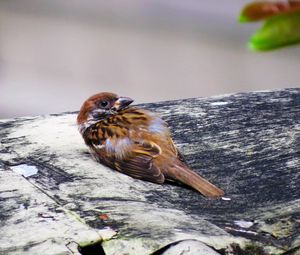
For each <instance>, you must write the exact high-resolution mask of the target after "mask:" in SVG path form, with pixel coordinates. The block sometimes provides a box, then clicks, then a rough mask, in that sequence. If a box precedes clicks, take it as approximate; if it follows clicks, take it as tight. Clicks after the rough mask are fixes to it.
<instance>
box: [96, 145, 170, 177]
mask: <svg viewBox="0 0 300 255" xmlns="http://www.w3.org/2000/svg"><path fill="white" fill-rule="evenodd" d="M160 154H161V149H160V147H159V146H158V145H157V144H156V143H153V142H150V141H143V142H136V143H135V144H134V145H133V147H132V149H131V151H130V153H128V154H127V155H126V157H122V158H118V157H116V156H115V154H113V153H109V152H107V151H106V150H105V149H101V151H100V150H99V151H97V149H96V155H97V157H99V160H100V162H102V163H104V164H106V165H108V166H110V167H111V168H114V169H116V170H118V171H119V172H121V173H124V174H126V175H129V176H131V177H133V178H137V179H141V180H146V181H150V182H154V183H163V182H164V180H165V178H164V175H163V173H162V172H161V170H160V169H159V168H158V167H157V166H156V165H155V164H153V159H154V158H156V157H157V156H159V155H160Z"/></svg>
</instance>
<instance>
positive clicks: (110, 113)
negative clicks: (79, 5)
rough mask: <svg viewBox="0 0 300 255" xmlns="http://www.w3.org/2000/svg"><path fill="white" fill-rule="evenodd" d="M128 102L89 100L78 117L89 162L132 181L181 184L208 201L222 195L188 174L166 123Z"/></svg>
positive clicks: (109, 97) (103, 97)
mask: <svg viewBox="0 0 300 255" xmlns="http://www.w3.org/2000/svg"><path fill="white" fill-rule="evenodd" d="M132 102H133V100H132V99H131V98H129V97H122V96H118V95H116V94H114V93H109V92H103V93H98V94H96V95H93V96H91V97H90V98H88V99H87V100H86V101H85V102H84V103H83V105H82V107H81V109H80V112H79V114H78V116H77V124H78V129H79V132H80V133H81V135H82V137H83V139H84V142H85V143H86V145H87V146H88V147H89V148H90V151H91V154H92V155H93V157H94V158H95V159H96V160H97V161H99V162H100V163H101V164H104V165H106V166H108V167H110V168H112V169H115V170H117V171H119V172H121V173H123V174H126V175H129V176H131V177H133V178H136V179H140V180H145V181H149V182H153V183H158V184H163V183H164V182H165V181H166V180H171V181H176V182H181V183H183V184H186V185H188V186H190V187H192V188H194V189H195V190H197V191H199V192H200V193H201V194H202V195H204V196H206V197H208V198H218V197H221V196H223V195H224V191H223V190H221V189H219V188H218V187H216V186H215V185H213V184H212V183H210V182H209V181H207V180H206V179H204V178H203V177H201V176H200V175H198V174H197V173H195V172H194V171H192V170H191V169H190V168H189V167H188V166H187V164H186V163H185V161H184V159H183V156H182V154H181V153H180V152H179V150H178V149H177V148H176V146H175V144H174V142H173V140H172V138H171V134H170V130H169V128H168V126H167V124H166V122H165V121H163V120H162V119H161V118H160V117H159V116H158V115H157V114H155V113H153V112H151V111H148V110H145V109H140V108H137V107H132V106H130V104H131V103H132Z"/></svg>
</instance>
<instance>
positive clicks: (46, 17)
mask: <svg viewBox="0 0 300 255" xmlns="http://www.w3.org/2000/svg"><path fill="white" fill-rule="evenodd" d="M247 2H249V1H243V0H230V1H219V0H210V1H199V0H184V1H182V0H172V1H167V0H151V1H147V0H118V1H117V0H109V1H106V0H102V1H101V0H85V1H82V0H72V1H62V0H26V1H24V0H1V1H0V118H12V117H18V116H28V115H39V114H46V113H59V112H65V111H75V110H79V108H80V106H81V104H82V102H83V101H84V100H85V99H86V98H87V97H89V96H90V95H92V94H94V93H97V92H101V91H111V92H116V93H118V94H120V95H126V96H130V97H132V98H134V99H136V102H137V103H143V102H155V101H161V100H170V99H178V98H189V97H206V96H212V95H219V94H225V93H233V92H241V91H257V90H269V89H279V88H285V87H298V86H299V85H300V82H299V81H300V71H299V59H300V58H299V57H300V47H297V46H295V47H289V48H284V49H281V50H277V51H272V52H266V53H253V52H250V51H249V50H248V49H247V46H246V44H247V41H248V38H249V37H250V35H251V34H252V32H253V31H255V29H257V28H258V27H259V26H260V24H258V23H256V24H243V25H242V24H239V23H238V22H237V17H238V15H239V12H240V10H241V8H242V7H243V6H244V5H245V4H246V3H247Z"/></svg>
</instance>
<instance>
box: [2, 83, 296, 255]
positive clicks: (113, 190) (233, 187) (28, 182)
mask: <svg viewBox="0 0 300 255" xmlns="http://www.w3.org/2000/svg"><path fill="white" fill-rule="evenodd" d="M141 107H145V108H148V109H151V110H153V111H156V112H158V113H159V114H160V115H161V116H162V118H163V119H164V120H166V121H167V123H168V124H169V126H170V129H171V131H172V134H173V138H174V140H175V142H176V144H177V145H178V147H179V148H180V150H181V151H182V153H183V154H184V155H185V158H186V161H187V163H188V164H189V165H190V166H191V167H192V168H193V169H194V170H195V171H197V172H198V173H200V174H201V175H202V176H204V177H206V178H207V179H209V180H210V181H212V182H213V183H215V184H216V185H218V186H219V187H221V188H222V189H224V190H225V192H226V194H225V197H224V198H222V199H219V200H208V199H205V198H204V197H203V196H201V195H200V194H199V193H197V192H196V191H194V190H192V189H189V188H188V187H185V186H182V185H177V184H173V183H167V184H164V185H157V184H153V183H149V182H144V181H139V180H136V179H132V178H130V177H128V176H126V175H123V174H120V173H118V172H115V171H113V170H110V169H109V168H107V167H104V166H102V165H100V164H99V163H97V162H95V161H94V160H93V159H92V157H91V156H90V154H89V153H88V149H87V148H86V146H85V145H84V143H83V140H82V138H81V136H80V134H79V133H78V131H77V127H76V122H75V119H76V113H65V114H55V115H47V116H40V117H28V118H19V119H11V120H2V121H0V137H1V143H0V220H1V223H0V224H1V225H0V226H1V228H0V254H72V252H73V253H75V254H76V253H78V254H80V253H79V252H78V251H77V246H78V245H79V246H80V247H81V248H80V252H81V253H82V254H95V253H92V252H93V251H94V252H95V251H97V252H98V253H97V254H107V255H111V254H116V255H120V254H130V255H132V254H139V255H142V254H150V253H153V252H154V254H180V252H183V251H184V250H185V251H186V253H184V254H199V252H200V251H201V252H202V253H203V254H299V252H300V171H299V169H300V89H296V88H295V89H286V90H279V91H273V92H257V93H241V94H233V95H225V96H218V97H211V98H195V99H186V100H178V101H168V102H161V103H154V104H145V105H142V106H141ZM191 239H192V240H191ZM172 244H173V248H172ZM174 247H176V249H175V248H174ZM187 247H189V248H187ZM201 249H202V250H201ZM188 250H189V252H188ZM297 252H298V253H297Z"/></svg>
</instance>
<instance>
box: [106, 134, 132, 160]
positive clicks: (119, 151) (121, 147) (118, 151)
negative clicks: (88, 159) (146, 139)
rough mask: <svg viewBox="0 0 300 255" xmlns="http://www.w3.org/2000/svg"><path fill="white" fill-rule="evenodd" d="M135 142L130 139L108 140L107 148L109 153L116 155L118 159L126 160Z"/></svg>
mask: <svg viewBox="0 0 300 255" xmlns="http://www.w3.org/2000/svg"><path fill="white" fill-rule="evenodd" d="M132 145H133V142H132V141H131V140H130V139H129V138H122V139H117V140H112V139H106V142H105V148H106V150H107V152H109V153H114V154H115V156H116V157H117V158H124V157H126V156H127V155H128V153H129V152H130V151H131V148H132Z"/></svg>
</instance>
